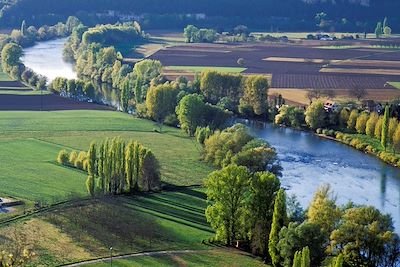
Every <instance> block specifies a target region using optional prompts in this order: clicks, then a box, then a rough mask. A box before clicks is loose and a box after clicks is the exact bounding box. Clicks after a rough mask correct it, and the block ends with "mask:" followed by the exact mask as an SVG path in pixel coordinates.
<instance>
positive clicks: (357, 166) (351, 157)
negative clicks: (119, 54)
mask: <svg viewBox="0 0 400 267" xmlns="http://www.w3.org/2000/svg"><path fill="white" fill-rule="evenodd" d="M65 41H66V39H58V40H53V41H48V42H42V43H39V44H37V45H35V46H33V47H31V48H27V49H25V50H24V53H25V55H24V57H23V62H24V64H25V65H26V66H28V67H30V68H32V69H33V70H34V71H35V72H37V73H40V74H42V75H45V76H46V77H48V79H49V80H52V79H54V78H55V77H57V76H61V77H65V78H69V79H70V78H76V73H75V72H74V70H73V65H72V64H70V63H67V62H65V61H64V60H63V59H62V50H63V46H64V42H65ZM99 91H100V92H101V90H99ZM102 92H103V93H102V94H103V95H104V97H103V98H107V99H108V98H110V99H114V98H115V99H118V96H115V97H113V96H112V95H111V96H106V92H109V91H107V90H103V91H102ZM246 124H247V125H248V126H250V128H251V130H252V132H253V134H254V135H256V136H257V137H260V138H263V139H265V140H267V141H268V142H269V143H270V144H271V145H272V146H274V147H275V148H276V150H277V152H278V156H279V159H280V160H281V164H282V167H283V177H282V179H281V180H282V185H283V187H285V188H286V189H287V191H288V194H295V195H296V196H297V197H298V200H299V201H300V203H301V204H302V205H303V206H304V207H307V206H308V204H309V203H310V201H311V199H312V197H313V195H314V193H315V191H316V190H317V188H318V187H320V186H321V185H324V184H328V183H329V184H330V185H331V186H332V188H333V190H334V191H335V193H336V195H337V200H338V202H339V203H341V204H345V203H347V202H348V201H353V202H354V203H356V204H366V205H373V206H375V207H377V208H379V209H380V210H381V211H383V212H385V213H390V214H391V215H392V217H393V220H394V223H395V226H396V230H397V232H400V231H399V230H400V169H397V168H393V167H391V166H389V165H387V164H385V163H383V162H381V161H380V160H378V159H377V158H375V157H372V156H369V155H366V154H364V153H362V152H359V151H357V150H355V149H352V148H350V147H348V146H345V145H342V144H339V143H337V142H334V141H329V140H324V139H320V138H319V137H316V136H315V135H313V134H310V133H306V132H301V131H296V130H292V129H289V128H280V127H275V126H273V125H270V124H263V123H257V122H246Z"/></svg>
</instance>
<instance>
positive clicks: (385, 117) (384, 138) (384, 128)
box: [381, 105, 390, 151]
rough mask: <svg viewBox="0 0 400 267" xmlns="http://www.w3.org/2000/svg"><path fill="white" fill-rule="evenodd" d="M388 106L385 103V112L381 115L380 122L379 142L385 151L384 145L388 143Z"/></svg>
mask: <svg viewBox="0 0 400 267" xmlns="http://www.w3.org/2000/svg"><path fill="white" fill-rule="evenodd" d="M389 111H390V110H389V106H388V105H386V107H385V113H384V115H383V122H382V134H381V144H382V147H383V149H384V150H385V151H386V147H387V144H388V132H389Z"/></svg>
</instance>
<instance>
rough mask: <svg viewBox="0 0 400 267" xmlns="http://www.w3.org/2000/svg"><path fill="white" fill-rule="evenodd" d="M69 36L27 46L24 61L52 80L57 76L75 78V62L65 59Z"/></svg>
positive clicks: (29, 66)
mask: <svg viewBox="0 0 400 267" xmlns="http://www.w3.org/2000/svg"><path fill="white" fill-rule="evenodd" d="M66 40H67V38H61V39H56V40H51V41H45V42H39V43H37V44H36V45H34V46H32V47H29V48H25V49H24V55H23V57H22V58H21V60H22V62H23V63H24V64H25V66H27V67H28V68H31V69H32V70H34V71H35V72H36V73H38V74H41V75H44V76H46V77H47V79H48V81H49V82H51V81H52V80H54V78H56V77H65V78H68V79H75V78H76V77H77V76H76V73H75V71H74V69H73V64H72V63H69V62H65V61H64V60H63V48H64V43H65V42H66Z"/></svg>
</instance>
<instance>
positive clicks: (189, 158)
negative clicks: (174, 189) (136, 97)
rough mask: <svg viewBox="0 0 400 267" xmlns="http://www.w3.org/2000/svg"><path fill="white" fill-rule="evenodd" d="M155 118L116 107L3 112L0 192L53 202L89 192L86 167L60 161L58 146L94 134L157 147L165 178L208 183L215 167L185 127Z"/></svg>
mask: <svg viewBox="0 0 400 267" xmlns="http://www.w3.org/2000/svg"><path fill="white" fill-rule="evenodd" d="M154 128H155V127H154V125H153V123H152V122H151V121H148V120H142V119H137V118H134V117H132V116H130V115H128V114H123V113H119V112H110V111H60V112H42V113H41V112H0V161H1V162H2V164H1V165H0V173H1V174H0V195H7V196H13V197H17V198H21V199H25V200H29V201H44V202H48V203H49V202H53V201H55V200H63V199H67V198H70V197H72V196H79V197H81V196H85V195H86V192H85V191H86V190H85V179H86V174H85V173H84V172H80V171H77V170H75V169H71V168H66V167H63V166H60V165H58V164H56V162H55V158H56V157H57V154H58V152H59V151H60V150H61V149H63V148H65V149H67V150H71V149H76V150H87V149H88V147H89V144H90V142H91V141H93V140H102V139H104V138H106V137H114V136H121V137H122V138H126V139H135V140H138V141H139V142H141V143H142V144H143V145H145V146H147V147H149V148H150V149H152V150H153V152H154V153H155V155H156V156H157V158H158V159H159V161H160V164H161V168H162V171H161V172H162V180H163V181H164V182H167V183H172V184H176V185H193V184H202V180H203V178H204V177H206V176H207V174H208V173H209V172H210V171H211V168H210V167H209V166H208V165H206V164H205V163H203V162H201V161H200V153H199V147H197V145H196V143H195V142H194V141H193V140H192V139H190V138H189V137H187V136H186V135H185V134H184V133H183V132H181V131H180V130H179V129H174V128H169V127H164V129H163V133H161V134H160V133H157V132H154V131H153V129H154Z"/></svg>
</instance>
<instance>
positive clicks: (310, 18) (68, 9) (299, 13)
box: [0, 0, 400, 30]
mask: <svg viewBox="0 0 400 267" xmlns="http://www.w3.org/2000/svg"><path fill="white" fill-rule="evenodd" d="M2 2H3V4H2V5H3V8H2V10H1V13H0V22H1V23H2V24H3V25H8V26H16V25H19V23H20V22H21V21H22V20H23V19H26V20H27V22H29V23H30V24H32V25H43V24H54V23H56V22H57V21H60V20H65V19H66V18H67V17H68V16H69V15H76V16H77V17H78V18H79V19H81V20H82V21H83V22H84V23H85V24H87V25H94V24H96V23H99V22H107V23H110V22H115V21H116V20H119V16H118V14H129V15H133V16H134V19H139V22H141V23H142V24H143V25H144V26H146V27H147V28H166V27H168V28H181V27H182V26H184V25H187V24H189V23H196V24H198V25H199V26H202V27H203V26H210V27H217V26H222V28H223V27H228V26H234V25H238V24H246V25H248V26H249V27H252V28H260V29H262V28H265V29H268V30H269V29H270V28H271V27H272V28H278V29H279V30H284V29H285V30H289V29H290V30H306V29H308V30H312V29H315V26H316V25H315V24H316V23H315V19H314V18H315V14H317V13H320V12H324V13H326V14H327V15H328V17H329V20H332V21H334V22H338V23H339V22H342V20H343V19H345V20H346V25H344V26H343V25H342V28H343V29H347V30H349V29H352V30H354V29H359V30H364V29H363V28H365V27H368V28H371V27H373V26H374V24H375V23H376V21H377V20H378V18H379V19H380V18H382V17H384V16H388V17H393V20H397V19H396V15H397V10H399V7H400V3H399V2H398V1H393V0H382V1H378V0H359V1H347V0H346V1H319V0H284V1H278V0H268V1H262V0H252V1H240V0H234V1H230V0H218V1H211V0H204V1H193V0H190V1H187V0H173V1H168V2H165V1H161V0H147V1H139V0H133V1H128V0H116V1H107V0H85V1H81V0H69V1H65V0H62V1H56V2H55V1H52V0H35V1H33V0H13V1H2ZM5 3H7V4H5ZM227 6H229V8H226V7H227ZM109 11H113V12H109ZM188 14H204V15H205V16H206V17H207V19H204V18H203V19H201V18H200V19H199V18H197V17H196V16H188ZM130 19H133V18H130ZM397 22H398V21H393V24H396V23H397ZM339 24H340V23H339Z"/></svg>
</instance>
